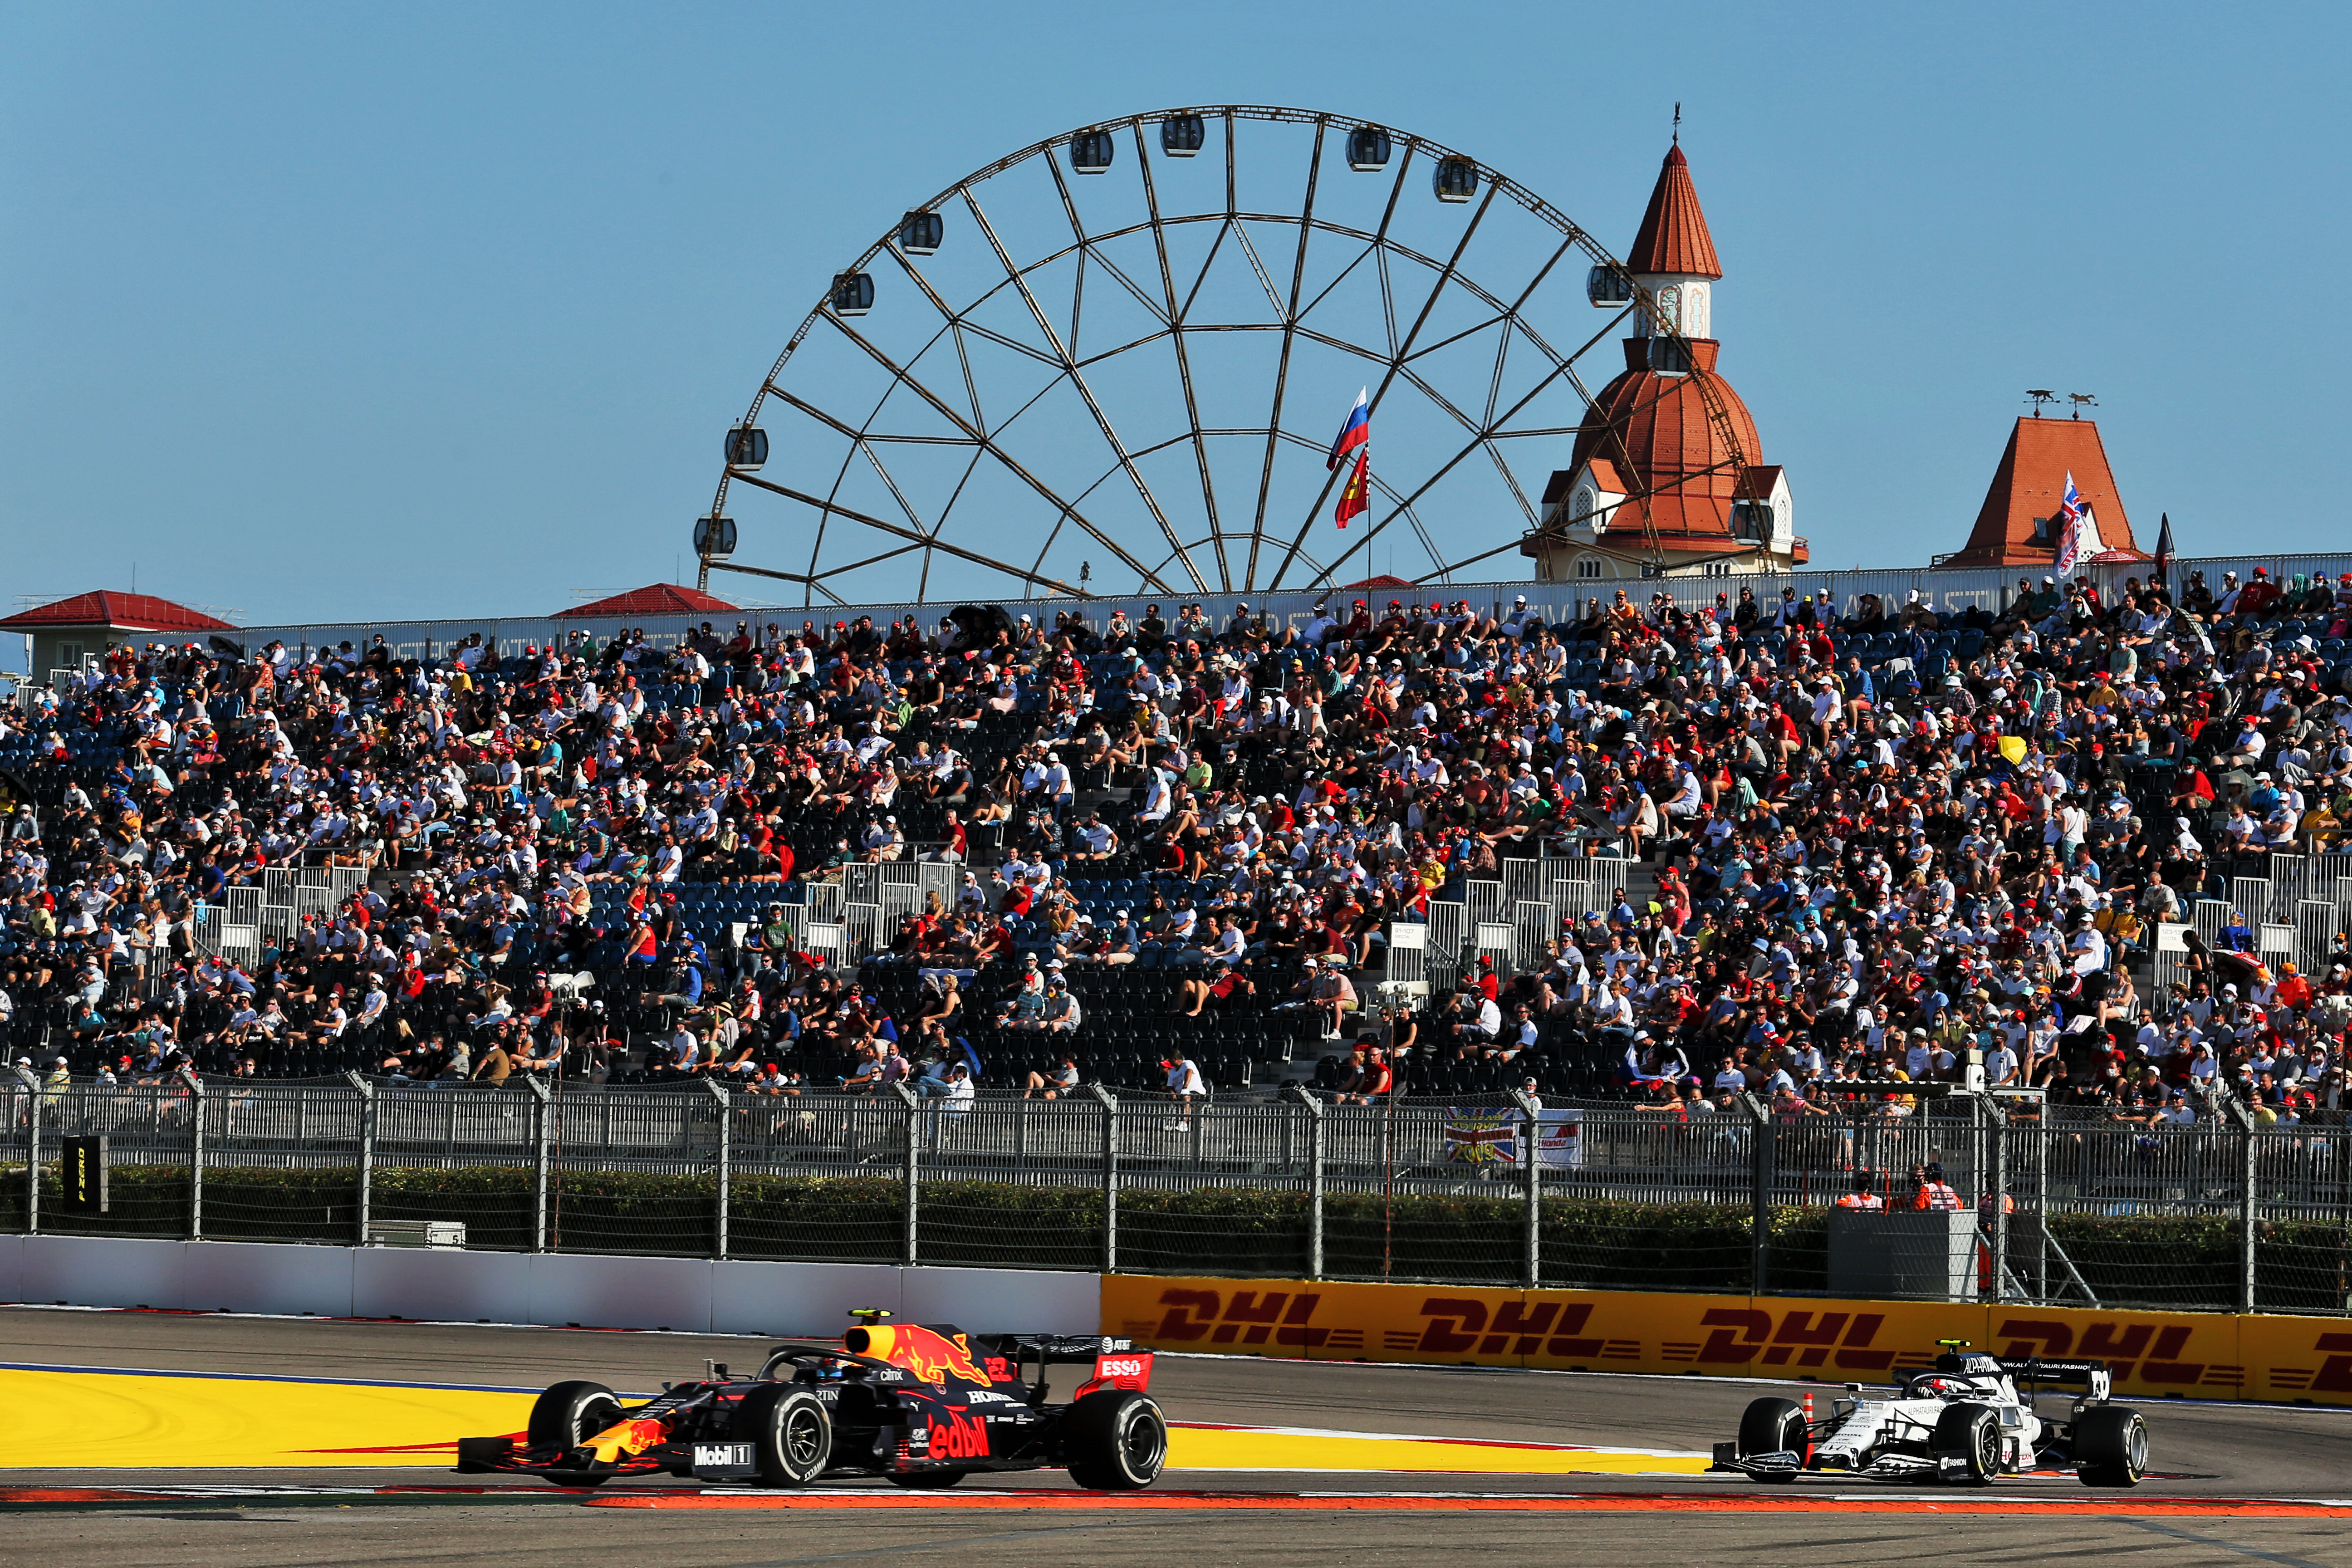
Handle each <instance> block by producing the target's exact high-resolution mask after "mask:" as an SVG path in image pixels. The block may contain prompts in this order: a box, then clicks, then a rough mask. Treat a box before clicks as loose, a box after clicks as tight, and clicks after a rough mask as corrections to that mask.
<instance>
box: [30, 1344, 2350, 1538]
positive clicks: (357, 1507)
mask: <svg viewBox="0 0 2352 1568" xmlns="http://www.w3.org/2000/svg"><path fill="white" fill-rule="evenodd" d="M0 1335H5V1350H0V1361H5V1363H6V1366H5V1368H0V1386H5V1387H10V1388H13V1389H14V1391H15V1392H14V1393H13V1394H12V1395H11V1404H12V1408H13V1409H14V1411H15V1413H16V1415H17V1416H18V1420H17V1421H16V1423H15V1424H14V1425H13V1430H14V1431H15V1432H16V1434H17V1435H18V1436H17V1442H16V1445H15V1447H14V1451H13V1452H12V1453H11V1454H10V1455H9V1456H8V1459H9V1464H10V1468H8V1469H7V1470H6V1471H5V1474H0V1550H5V1553H6V1556H7V1557H8V1558H9V1559H10V1560H11V1561H14V1562H18V1563H30V1562H34V1561H36V1560H37V1561H39V1562H41V1563H43V1564H44V1565H45V1568H80V1565H82V1564H108V1565H111V1564H117V1563H120V1564H123V1565H125V1568H132V1565H136V1568H147V1565H149V1564H152V1563H159V1562H173V1563H194V1564H230V1563H235V1564H247V1563H252V1564H328V1563H393V1564H407V1563H419V1564H427V1563H430V1564H441V1563H475V1562H486V1561H493V1560H495V1561H497V1562H499V1563H502V1564H507V1565H509V1568H534V1565H536V1564H539V1563H547V1564H550V1565H551V1568H553V1565H555V1564H561V1565H562V1568H572V1564H575V1563H579V1562H581V1561H583V1556H584V1555H586V1554H596V1555H599V1556H601V1555H603V1554H605V1553H611V1552H625V1553H630V1554H632V1556H633V1557H635V1558H637V1559H638V1560H647V1559H653V1560H661V1561H667V1562H681V1563H694V1564H696V1565H697V1568H703V1565H714V1568H715V1565H721V1564H776V1565H780V1568H781V1565H783V1564H798V1563H847V1562H855V1561H857V1560H859V1559H866V1558H871V1559H881V1558H890V1557H900V1558H915V1559H918V1560H936V1561H941V1562H949V1561H952V1562H955V1563H998V1562H1003V1563H1066V1562H1067V1563H1149V1564H1151V1565H1153V1568H1160V1565H1161V1564H1164V1563H1167V1562H1168V1561H1169V1560H1170V1558H1171V1555H1174V1554H1178V1553H1181V1554H1182V1556H1183V1557H1184V1558H1186V1559H1188V1560H1191V1561H1192V1562H1195V1563H1211V1562H1213V1563H1225V1562H1236V1563H1237V1562H1243V1561H1248V1562H1251V1563H1280V1564H1282V1565H1283V1568H1291V1565H1293V1564H1301V1565H1303V1564H1312V1563H1327V1562H1328V1563H1339V1562H1347V1563H1388V1562H1395V1563H1426V1562H1427V1561H1429V1560H1430V1559H1431V1558H1432V1557H1433V1556H1442V1557H1446V1558H1453V1559H1459V1558H1461V1557H1463V1556H1464V1555H1465V1553H1479V1552H1512V1553H1525V1552H1546V1553H1549V1554H1552V1555H1555V1556H1559V1555H1570V1556H1572V1558H1573V1560H1576V1561H1592V1560H1595V1559H1601V1560H1605V1561H1609V1562H1611V1563H1710V1564H1712V1563H1776V1564H1777V1563H1792V1562H1804V1561H1819V1562H1824V1563H1832V1562H1834V1563H1899V1562H1907V1561H1945V1560H1948V1559H1953V1558H1959V1557H1969V1558H1985V1557H2007V1558H2021V1559H2031V1560H2038V1559H2042V1558H2048V1557H2056V1556H2062V1555H2069V1554H2075V1553H2095V1554H2104V1555H2109V1556H2115V1557H2118V1558H2122V1559H2125V1560H2126V1561H2128V1562H2130V1563H2135V1564H2137V1563H2151V1564H2172V1563H2285V1564H2296V1563H2330V1564H2347V1565H2352V1411H2340V1412H2339V1411H2333V1410H2325V1409H2314V1408H2282V1407H2278V1406H2260V1405H2223V1404H2203V1403H2200V1404H2182V1403H2179V1402H2170V1401H2167V1402H2158V1403H2156V1404H2153V1405H2144V1406H2143V1407H2142V1408H2143V1409H2144V1410H2145V1411H2146V1412H2147V1416H2148V1419H2149V1426H2150V1431H2151V1435H2152V1437H2153V1439H2154V1442H2153V1453H2152V1456H2151V1464H2152V1467H2153V1468H2154V1470H2155V1471H2156V1472H2158V1474H2157V1475H2156V1476H2153V1477H2151V1479H2149V1481H2148V1482H2147V1484H2146V1485H2144V1486H2143V1487H2141V1488H2139V1489H2137V1490H2136V1491H2131V1492H2100V1491H2092V1490H2089V1489H2085V1488H2083V1487H2082V1486H2080V1485H2079V1484H2077V1483H2076V1482H2075V1481H2074V1479H2072V1478H2071V1477H2070V1478H2065V1479H2037V1478H2014V1479H2008V1480H2004V1481H2003V1482H2001V1483H2000V1484H1999V1485H1998V1486H1995V1487H1993V1488H1990V1489H1984V1490H1969V1491H1958V1490H1953V1489H1932V1488H1894V1487H1875V1488H1874V1487H1869V1486H1866V1485H1857V1484H1856V1483H1853V1482H1832V1481H1822V1482H1818V1483H1816V1482H1812V1481H1810V1480H1806V1481H1800V1482H1797V1483H1795V1484H1792V1485H1787V1486H1759V1485H1756V1484H1753V1483H1749V1482H1747V1481H1745V1480H1742V1479H1738V1478H1728V1477H1705V1476H1699V1475H1696V1474H1691V1473H1688V1472H1689V1471H1690V1470H1691V1469H1692V1468H1694V1465H1695V1464H1696V1462H1699V1461H1695V1460H1693V1459H1692V1458H1690V1456H1691V1455H1693V1454H1696V1455H1701V1456H1703V1455H1704V1454H1705V1452H1706V1448H1707V1447H1708V1445H1710V1444H1711V1443H1713V1442H1715V1441H1717V1440H1718V1439H1720V1438H1724V1437H1727V1436H1729V1435H1730V1433H1731V1431H1732V1429H1733V1427H1734V1426H1735V1425H1736V1423H1737V1420H1738V1413H1739V1411H1740V1409H1741V1407H1742V1406H1743V1405H1745V1404H1746V1403H1747V1401H1748V1400H1749V1399H1751V1398H1753V1397H1755V1396H1756V1395H1757V1394H1759V1393H1762V1392H1765V1391H1766V1390H1767V1388H1777V1389H1780V1390H1784V1391H1790V1392H1793V1391H1794V1385H1790V1384H1760V1383H1748V1382H1741V1381H1734V1380H1729V1379H1721V1378H1706V1379H1701V1378H1697V1377H1681V1378H1664V1377H1627V1376H1615V1375H1607V1374H1558V1373H1524V1372H1505V1371H1484V1370H1478V1369H1472V1368H1426V1367H1396V1366H1366V1365H1347V1366H1332V1365H1308V1364H1304V1363H1290V1362H1268V1361H1259V1360H1250V1359H1244V1358H1230V1359H1228V1358H1212V1357H1193V1356H1163V1357H1162V1358H1161V1359H1160V1365H1159V1369H1158V1372H1157V1373H1156V1375H1155V1378H1154V1384H1153V1393H1154V1394H1155V1395H1156V1396H1158V1397H1159V1398H1160V1402H1161V1404H1162V1405H1163V1406H1164V1407H1165V1408H1166V1409H1167V1410H1168V1412H1169V1415H1170V1416H1171V1419H1172V1420H1174V1421H1176V1422H1178V1423H1180V1424H1193V1425H1195V1426H1200V1427H1205V1428H1284V1429H1309V1430H1311V1431H1314V1432H1317V1433H1321V1434H1331V1435H1340V1434H1376V1435H1381V1436H1390V1437H1394V1436H1403V1437H1420V1438H1430V1439H1449V1440H1451V1442H1450V1443H1444V1444H1417V1445H1416V1444H1393V1443H1382V1444H1373V1443H1368V1442H1365V1441H1363V1440H1361V1439H1349V1438H1345V1437H1341V1436H1329V1437H1316V1438H1307V1437H1290V1436H1280V1435H1265V1434H1259V1435H1245V1436H1234V1435H1231V1434H1227V1433H1223V1432H1218V1431H1207V1432H1202V1433H1200V1434H1198V1435H1192V1434H1187V1433H1181V1432H1180V1434H1179V1437H1180V1439H1182V1440H1183V1441H1184V1442H1185V1443H1190V1444H1192V1453H1193V1454H1194V1455H1195V1456H1196V1457H1199V1456H1202V1455H1208V1454H1217V1455H1234V1456H1240V1458H1236V1459H1234V1460H1233V1461H1232V1462H1234V1463H1243V1462H1246V1463H1247V1464H1248V1465H1249V1466H1250V1467H1251V1468H1233V1469H1214V1468H1184V1469H1174V1468H1171V1470H1170V1471H1169V1472H1168V1474H1167V1475H1166V1476H1164V1477H1163V1479H1162V1480H1161V1482H1160V1487H1159V1488H1157V1489H1154V1490H1153V1491H1151V1492H1149V1493H1145V1494H1141V1495H1140V1496H1139V1497H1137V1498H1134V1499H1117V1500H1106V1499H1103V1498H1101V1497H1099V1496H1097V1495H1095V1494H1090V1493H1083V1492H1076V1491H1074V1490H1073V1489H1071V1488H1070V1487H1069V1486H1068V1484H1067V1481H1066V1478H1064V1477H1062V1476H1061V1475H1060V1474H1059V1473H1058V1472H1043V1473H1039V1474H1035V1475H1027V1476H1009V1477H1003V1478H999V1479H995V1480H993V1481H992V1482H991V1483H990V1484H989V1485H988V1486H987V1487H985V1488H984V1489H983V1488H981V1487H979V1486H977V1485H976V1484H974V1485H968V1486H967V1487H965V1488H961V1489H958V1490H957V1491H955V1492H953V1493H929V1494H909V1493H903V1492H899V1491H898V1490H897V1489H894V1488H890V1487H887V1486H877V1485H871V1484H857V1483H840V1484H828V1485H825V1486H823V1487H819V1488H816V1489H812V1491H810V1492H809V1493H805V1494H796V1495H793V1496H789V1497H780V1496H777V1495H775V1494H752V1493H748V1492H744V1491H740V1490H732V1489H703V1488H699V1487H697V1486H694V1485H691V1484H688V1483H685V1482H670V1483H667V1484H664V1485H653V1484H646V1485H644V1486H640V1487H635V1488H627V1487H623V1486H620V1485H615V1486H612V1487H608V1488H606V1489H604V1490H602V1491H600V1492H597V1493H594V1494H593V1495H589V1496H583V1495H580V1494H567V1493H562V1492H558V1491H556V1490H554V1489H551V1488H548V1487H545V1486H543V1485H542V1484H541V1483H538V1482H535V1481H527V1480H509V1479H506V1478H501V1477H466V1478H459V1477H457V1476H455V1475H454V1474H450V1473H448V1472H446V1471H444V1470H441V1469H439V1468H437V1465H438V1463H439V1460H438V1459H437V1458H432V1457H426V1456H423V1455H410V1456H409V1457H408V1458H407V1459H406V1461H405V1462H404V1463H401V1464H384V1465H383V1466H382V1467H381V1468H379V1467H378V1462H377V1461H376V1460H374V1459H373V1458H369V1457H366V1456H363V1455H352V1456H345V1457H342V1458H340V1459H339V1460H338V1461H337V1462H335V1463H334V1464H333V1466H332V1468H326V1467H324V1466H322V1467H321V1468H268V1469H256V1468H205V1461H206V1459H207V1458H208V1457H210V1456H208V1455H207V1453H206V1452H205V1451H204V1450H205V1447H207V1444H206V1443H205V1440H204V1438H203V1437H202V1436H201V1435H189V1434H185V1433H181V1432H177V1431H169V1430H159V1431H157V1432H155V1433H152V1434H150V1435H149V1436H152V1438H154V1439H155V1441H153V1442H150V1443H149V1445H148V1447H147V1448H146V1449H145V1450H143V1451H144V1452H145V1454H146V1458H147V1459H148V1460H149V1461H152V1460H154V1459H155V1458H156V1456H157V1455H158V1454H159V1453H163V1454H171V1455H175V1456H176V1455H177V1454H180V1453H182V1452H184V1453H185V1456H186V1458H185V1460H184V1466H183V1465H182V1464H181V1463H180V1462H178V1461H177V1460H176V1459H175V1460H174V1461H173V1462H171V1463H169V1464H159V1463H154V1462H147V1463H143V1464H142V1465H141V1466H140V1467H138V1468H100V1467H94V1466H91V1465H89V1464H88V1463H78V1464H76V1465H75V1466H74V1467H73V1468H44V1467H43V1463H42V1461H43V1455H42V1454H41V1453H40V1452H39V1451H38V1447H37V1445H38V1440H39V1439H38V1434H39V1433H40V1432H41V1431H42V1430H43V1428H44V1426H48V1425H51V1424H55V1425H57V1426H71V1425H72V1420H73V1417H72V1412H71V1410H70V1409H69V1408H61V1407H60V1406H65V1405H68V1404H69V1401H70V1397H71V1394H70V1391H71V1390H72V1389H74V1388H77V1387H81V1386H85V1385H87V1384H100V1383H105V1382H107V1380H106V1379H103V1378H92V1377H90V1376H89V1374H84V1373H59V1372H58V1371H56V1370H54V1369H71V1368H104V1369H110V1373H121V1372H126V1371H152V1372H157V1373H207V1374H212V1380H210V1381H201V1382H200V1381H188V1382H183V1383H166V1382H163V1381H161V1380H141V1379H123V1378H121V1377H114V1378H112V1379H111V1386H116V1387H128V1386H132V1385H136V1386H138V1387H141V1388H158V1387H160V1388H163V1389H165V1390H166V1391H169V1390H172V1389H175V1388H186V1389H190V1390H194V1391H196V1392H197V1393H199V1394H201V1393H205V1392H208V1391H211V1390H214V1389H216V1388H220V1387H224V1386H230V1385H228V1384H223V1383H222V1382H221V1381H220V1380H221V1379H222V1378H223V1377H224V1374H225V1375H226V1378H227V1379H231V1380H234V1379H240V1378H253V1377H264V1378H308V1379H322V1380H352V1381H353V1382H361V1381H365V1382H375V1383H383V1384H455V1385H463V1386H468V1387H473V1388H492V1389H511V1388H533V1387H537V1386H539V1385H541V1384H547V1383H550V1382H553V1381H555V1380H557V1379H559V1378H562V1377H577V1376H589V1377H594V1378H597V1379H599V1380H601V1381H604V1382H606V1383H609V1384H612V1385H613V1386H614V1387H616V1388H620V1389H623V1390H625V1391H640V1390H651V1389H655V1388H657V1387H658V1386H659V1385H660V1383H661V1380H663V1379H664V1378H673V1379H675V1378H683V1377H689V1376H698V1375H700V1373H701V1372H702V1368H703V1362H704V1359H705V1358H706V1357H709V1358H713V1359H717V1360H720V1361H727V1362H730V1363H734V1364H735V1365H737V1366H738V1368H739V1369H740V1367H742V1366H743V1365H746V1364H749V1363H756V1362H757V1361H758V1360H759V1359H760V1356H761V1352H762V1351H763V1350H764V1348H765V1347H764V1344H763V1342H758V1341H751V1340H745V1339H738V1338H719V1337H711V1336H700V1335H690V1334H660V1333H610V1332H598V1331H571V1330H537V1329H499V1328H488V1327H474V1326H470V1325H445V1324H419V1323H360V1322H340V1321H320V1320H315V1319H307V1320H305V1319H296V1320H287V1319H262V1318H238V1317H226V1316H219V1315H210V1314H205V1315H192V1314H177V1313H154V1312H101V1311H54V1310H37V1309H8V1310H0ZM32 1369H49V1370H32ZM77 1376H79V1377H82V1378H84V1379H85V1384H74V1383H70V1382H68V1381H65V1380H66V1379H68V1378H71V1377H77ZM234 1386H235V1387H237V1388H243V1387H244V1386H246V1385H243V1384H236V1385H234ZM60 1390H65V1391H67V1392H65V1393H63V1394H60V1393H59V1391H60ZM1832 1392H1834V1390H1833V1389H1819V1390H1817V1393H1818V1394H1821V1395H1822V1396H1826V1395H1827V1394H1830V1393H1832ZM473 1397H482V1398H488V1397H497V1398H509V1397H511V1396H508V1395H486V1394H483V1395H474V1396H473ZM28 1403H29V1404H35V1405H40V1406H42V1407H43V1408H42V1409H40V1410H39V1411H38V1413H35V1412H31V1411H28V1410H27V1408H26V1405H27V1404H28ZM28 1417H29V1418H28ZM162 1425H163V1426H167V1427H168V1426H169V1423H168V1422H165V1423H163V1424H162ZM1465 1439H1470V1440H1474V1441H1475V1442H1483V1443H1486V1444H1507V1445H1534V1446H1541V1447H1538V1448H1535V1449H1531V1450H1529V1451H1528V1453H1525V1454H1518V1455H1513V1454H1508V1453H1502V1452H1500V1451H1499V1450H1496V1449H1480V1448H1478V1447H1470V1446H1465V1445H1464V1443H1463V1440H1465ZM365 1441H366V1437H365V1435H355V1436H354V1437H353V1444H354V1446H357V1445H360V1444H363V1443H364V1442H365ZM1553 1446H1575V1447H1591V1448H1596V1449H1601V1450H1631V1451H1632V1453H1631V1454H1626V1453H1622V1452H1620V1453H1617V1454H1608V1455H1600V1456H1590V1457H1588V1456H1584V1455H1580V1454H1578V1453H1576V1452H1572V1451H1569V1450H1567V1449H1563V1448H1558V1447H1553ZM309 1451H311V1452H317V1451H319V1450H317V1449H311V1450H309ZM1184 1451H1185V1448H1184V1447H1183V1444H1182V1443H1180V1447H1179V1449H1178V1458H1179V1462H1181V1458H1182V1455H1183V1453H1184ZM1301 1454H1304V1455H1307V1456H1308V1458H1307V1459H1306V1460H1303V1461H1302V1460H1299V1459H1297V1458H1293V1457H1292V1456H1297V1455H1301ZM1357 1454H1361V1455H1377V1456H1379V1457H1378V1458H1363V1459H1348V1458H1346V1457H1347V1456H1349V1455H1357ZM1335 1455H1337V1456H1339V1457H1340V1458H1338V1459H1335V1458H1334V1456H1335ZM1457 1456H1458V1458H1457ZM1649 1456H1654V1458H1652V1457H1649ZM218 1462H219V1461H218V1459H217V1458H215V1459H214V1463H215V1464H217V1463H218ZM1220 1462H1224V1461H1220ZM1340 1462H1349V1463H1362V1464H1365V1465H1367V1466H1370V1465H1373V1464H1378V1465H1379V1466H1380V1467H1381V1468H1377V1469H1375V1468H1365V1469H1361V1470H1348V1469H1342V1468H1333V1467H1334V1465H1336V1464H1338V1463H1340ZM1290 1463H1306V1464H1308V1465H1311V1468H1302V1469H1295V1470H1286V1469H1283V1468H1272V1467H1273V1465H1274V1464H1290ZM1457 1463H1458V1464H1460V1465H1463V1466H1464V1467H1465V1468H1463V1469H1459V1470H1456V1469H1452V1468H1447V1467H1450V1466H1453V1465H1455V1464H1457ZM1588 1463H1590V1464H1594V1465H1601V1466H1607V1467H1613V1469H1614V1471H1615V1472H1616V1473H1528V1467H1532V1468H1534V1470H1536V1471H1538V1472H1540V1471H1541V1470H1543V1469H1544V1468H1548V1467H1553V1466H1555V1465H1556V1466H1557V1467H1558V1468H1562V1469H1583V1468H1585V1467H1586V1465H1587V1464H1588ZM1653 1467H1655V1468H1653ZM1506 1468H1509V1469H1515V1470H1517V1473H1503V1472H1504V1470H1505V1469H1506ZM262 1487H268V1488H289V1489H296V1490H291V1491H281V1492H277V1493H275V1494H267V1493H264V1494H256V1493H255V1492H254V1490H253V1489H256V1488H262ZM198 1489H201V1490H198ZM239 1492H243V1493H244V1494H245V1495H242V1496H240V1495H237V1494H238V1493H239ZM780 1505H782V1506H780ZM1570 1515H1573V1516H1574V1517H1568V1516H1570Z"/></svg>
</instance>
